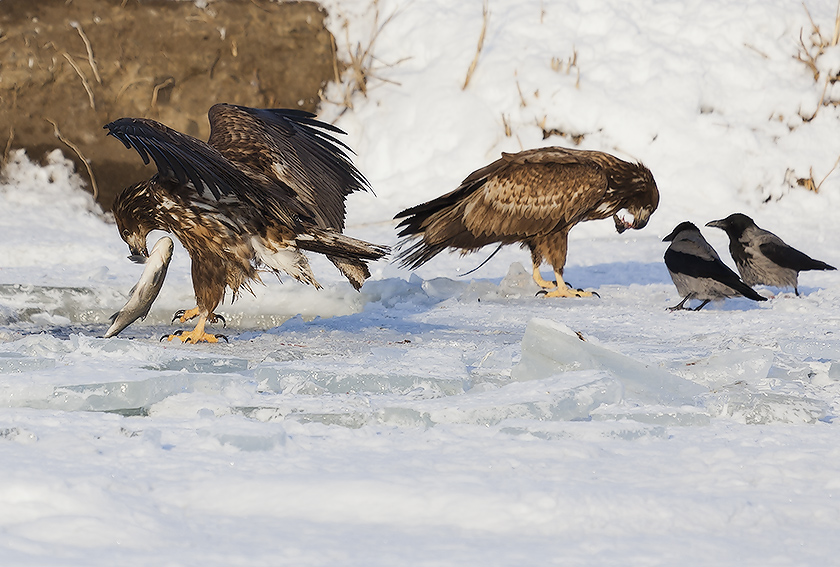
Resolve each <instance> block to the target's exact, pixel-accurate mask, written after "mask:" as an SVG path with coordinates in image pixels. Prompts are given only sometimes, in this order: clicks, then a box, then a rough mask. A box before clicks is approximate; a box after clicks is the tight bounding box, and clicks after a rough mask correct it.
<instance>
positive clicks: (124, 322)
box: [105, 236, 172, 339]
mask: <svg viewBox="0 0 840 567" xmlns="http://www.w3.org/2000/svg"><path fill="white" fill-rule="evenodd" d="M170 260H172V239H171V238H169V237H168V236H164V237H163V238H161V239H160V240H158V241H157V242H156V243H155V245H154V247H153V248H152V252H151V254H149V257H148V258H147V259H146V262H145V264H146V268H145V269H144V270H143V273H142V274H141V275H140V280H139V281H138V282H137V284H136V285H135V286H134V287H133V288H131V292H130V295H131V297H129V298H128V301H127V302H126V304H125V305H124V306H123V308H122V309H120V310H119V311H117V312H116V313H114V314H113V315H111V327H110V328H109V329H108V331H107V332H106V333H105V338H106V339H107V338H108V337H113V336H115V335H118V334H119V333H120V331H122V330H123V329H125V328H126V327H128V326H129V325H131V324H132V323H133V322H135V321H136V320H137V319H140V318H143V319H145V318H146V315H148V314H149V309H151V308H152V303H154V301H155V299H157V296H158V294H159V293H160V288H161V287H163V280H164V278H166V269H167V268H168V267H169V261H170Z"/></svg>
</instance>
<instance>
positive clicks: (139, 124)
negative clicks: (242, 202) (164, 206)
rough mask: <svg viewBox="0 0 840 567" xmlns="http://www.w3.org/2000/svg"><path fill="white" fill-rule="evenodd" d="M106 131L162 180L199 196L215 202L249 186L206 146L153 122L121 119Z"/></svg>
mask: <svg viewBox="0 0 840 567" xmlns="http://www.w3.org/2000/svg"><path fill="white" fill-rule="evenodd" d="M105 128H106V129H107V130H108V134H109V135H111V136H114V137H115V138H117V139H118V140H120V141H121V142H122V143H123V144H125V147H126V148H129V149H132V148H133V149H134V150H135V151H137V153H138V154H140V157H141V158H142V159H143V162H144V163H146V164H148V163H149V157H150V156H151V159H152V160H154V162H155V165H156V166H157V169H158V174H159V175H160V176H161V177H167V178H171V179H175V180H177V181H178V183H179V184H181V185H186V184H187V183H192V184H193V187H195V190H196V191H197V192H198V194H199V195H201V194H203V193H204V190H205V189H207V190H209V191H210V193H212V195H213V196H214V197H215V198H216V199H220V198H221V196H222V195H227V194H230V193H234V192H235V187H237V186H242V185H243V184H246V185H247V183H248V181H247V177H246V176H244V175H243V174H242V173H241V172H240V171H238V170H237V169H236V168H235V167H234V166H233V165H232V164H231V163H230V162H229V161H228V160H227V159H225V157H224V156H222V155H221V154H220V153H219V152H218V151H216V150H215V149H214V148H212V147H211V146H209V145H208V144H206V143H204V142H202V141H201V140H197V139H195V138H193V137H191V136H187V135H185V134H181V133H180V132H177V131H175V130H173V129H171V128H169V127H167V126H164V125H163V124H161V123H159V122H156V121H154V120H147V119H143V118H120V119H119V120H115V121H114V122H111V123H110V124H106V125H105Z"/></svg>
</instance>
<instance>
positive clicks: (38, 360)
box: [0, 352, 55, 374]
mask: <svg viewBox="0 0 840 567" xmlns="http://www.w3.org/2000/svg"><path fill="white" fill-rule="evenodd" d="M50 368H55V359H52V358H43V357H40V356H21V355H19V354H17V353H14V352H0V374H17V373H20V372H32V371H33V370H47V369H50Z"/></svg>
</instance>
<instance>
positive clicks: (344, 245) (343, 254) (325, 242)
mask: <svg viewBox="0 0 840 567" xmlns="http://www.w3.org/2000/svg"><path fill="white" fill-rule="evenodd" d="M295 245H296V246H297V247H298V248H300V249H301V250H307V251H309V252H317V253H319V254H324V255H325V256H328V257H336V258H345V259H347V260H351V261H356V262H358V261H359V260H379V259H380V258H383V257H384V256H386V255H387V254H388V253H389V252H390V251H391V249H390V248H389V247H387V246H381V245H379V244H371V243H370V242H365V241H364V240H359V239H358V238H353V237H352V236H347V235H346V234H342V233H340V232H336V231H334V230H324V229H318V228H314V227H312V228H310V229H309V230H307V232H306V234H299V235H297V236H296V237H295Z"/></svg>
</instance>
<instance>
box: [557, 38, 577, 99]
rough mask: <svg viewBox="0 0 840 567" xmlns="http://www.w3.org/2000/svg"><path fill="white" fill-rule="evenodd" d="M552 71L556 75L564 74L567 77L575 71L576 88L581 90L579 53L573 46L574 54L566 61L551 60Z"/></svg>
mask: <svg viewBox="0 0 840 567" xmlns="http://www.w3.org/2000/svg"><path fill="white" fill-rule="evenodd" d="M551 69H552V71H554V72H555V73H563V74H565V75H571V74H572V69H574V71H575V88H576V89H579V88H580V67H578V53H577V48H575V47H574V46H572V54H571V55H570V56H569V57H568V58H566V59H560V58H559V57H552V58H551Z"/></svg>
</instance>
